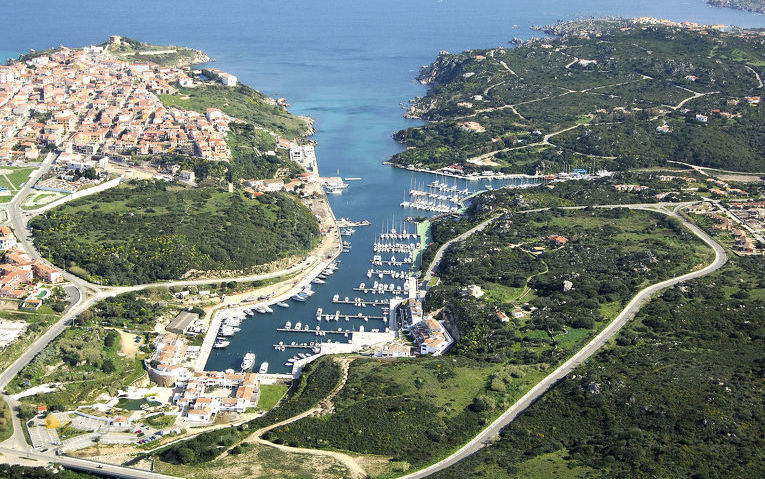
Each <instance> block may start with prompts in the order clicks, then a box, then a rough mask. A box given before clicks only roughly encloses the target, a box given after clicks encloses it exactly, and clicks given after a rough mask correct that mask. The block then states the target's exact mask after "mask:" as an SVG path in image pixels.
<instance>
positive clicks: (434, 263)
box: [422, 213, 504, 281]
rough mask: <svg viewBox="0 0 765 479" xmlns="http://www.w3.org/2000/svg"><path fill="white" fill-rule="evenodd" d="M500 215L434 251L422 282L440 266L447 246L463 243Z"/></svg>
mask: <svg viewBox="0 0 765 479" xmlns="http://www.w3.org/2000/svg"><path fill="white" fill-rule="evenodd" d="M502 214H504V213H502ZM502 214H501V215H496V216H492V217H491V218H489V219H488V220H486V221H483V222H481V223H479V224H477V225H476V226H474V227H472V228H470V229H469V230H467V231H465V232H464V233H462V234H461V235H459V236H457V237H456V238H452V239H450V240H449V241H447V242H446V243H444V244H442V245H441V247H440V248H438V251H436V255H435V256H434V257H433V260H431V262H430V266H428V269H427V270H426V271H425V274H423V275H422V277H423V278H424V280H425V281H427V280H428V279H429V278H430V277H431V276H432V275H433V272H434V271H435V270H436V268H437V267H438V265H439V264H441V260H442V259H443V257H444V253H445V252H446V250H447V249H448V248H449V246H451V245H453V244H454V243H457V242H460V241H464V240H465V238H467V237H468V236H470V235H472V234H473V233H476V232H478V231H481V230H482V229H484V228H486V226H487V225H488V224H489V223H491V222H492V221H494V220H496V219H497V218H499V217H500V216H502Z"/></svg>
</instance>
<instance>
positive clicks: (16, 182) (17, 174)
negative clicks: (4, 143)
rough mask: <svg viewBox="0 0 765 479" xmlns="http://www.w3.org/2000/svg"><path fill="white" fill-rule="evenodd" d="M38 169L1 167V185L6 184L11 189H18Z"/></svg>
mask: <svg viewBox="0 0 765 479" xmlns="http://www.w3.org/2000/svg"><path fill="white" fill-rule="evenodd" d="M36 169H37V168H28V167H27V168H17V167H13V166H3V167H2V168H0V186H5V187H6V188H8V189H9V190H11V191H18V190H19V189H20V188H21V185H22V184H23V183H24V182H26V181H27V180H28V179H29V175H31V174H32V172H33V171H35V170H36Z"/></svg>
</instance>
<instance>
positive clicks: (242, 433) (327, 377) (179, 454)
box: [156, 357, 341, 466]
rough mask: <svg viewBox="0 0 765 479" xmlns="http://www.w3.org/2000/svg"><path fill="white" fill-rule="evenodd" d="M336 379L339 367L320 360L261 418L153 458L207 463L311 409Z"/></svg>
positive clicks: (171, 461) (338, 379)
mask: <svg viewBox="0 0 765 479" xmlns="http://www.w3.org/2000/svg"><path fill="white" fill-rule="evenodd" d="M340 377H341V371H340V366H338V365H337V363H335V362H334V361H333V360H332V359H331V358H328V357H327V358H321V359H319V360H317V361H315V362H313V363H311V364H309V365H308V366H306V368H305V369H304V373H303V376H302V377H301V378H300V380H298V381H295V382H293V384H292V387H290V390H289V392H288V397H287V398H286V399H285V400H284V401H282V402H281V403H280V404H279V406H277V407H276V408H274V409H271V410H270V411H268V412H267V413H266V414H264V415H263V416H260V417H258V418H256V419H253V420H251V421H248V422H246V423H244V424H241V425H239V426H232V427H229V428H225V429H217V430H214V431H209V432H205V433H202V434H200V435H198V436H196V437H194V438H192V439H189V440H188V441H182V442H179V443H176V444H173V445H172V446H169V447H167V448H165V449H163V450H161V451H159V452H158V453H157V454H156V455H157V457H158V458H159V459H161V460H162V461H164V462H168V463H173V464H185V465H190V466H193V465H196V464H201V463H205V462H209V461H211V460H213V459H215V458H216V457H218V456H219V455H220V454H222V453H223V452H225V451H226V450H227V449H228V448H230V447H232V446H234V445H236V444H239V443H241V442H242V441H243V440H244V439H245V438H246V437H247V436H249V435H250V434H252V433H253V432H255V431H256V430H258V429H260V428H262V427H265V426H268V425H271V424H274V423H277V422H279V421H282V420H284V419H288V418H290V417H292V416H295V415H297V414H299V413H301V412H303V411H306V410H308V409H310V408H312V407H313V406H315V405H316V404H318V403H319V401H321V400H322V399H324V398H325V397H326V396H327V395H328V394H329V393H330V392H332V390H333V389H334V388H335V387H336V386H337V384H338V382H339V381H340Z"/></svg>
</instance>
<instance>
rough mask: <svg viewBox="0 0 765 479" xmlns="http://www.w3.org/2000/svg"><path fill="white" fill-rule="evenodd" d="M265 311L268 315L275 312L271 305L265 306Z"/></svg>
mask: <svg viewBox="0 0 765 479" xmlns="http://www.w3.org/2000/svg"><path fill="white" fill-rule="evenodd" d="M263 311H265V312H266V313H273V312H274V310H273V309H271V307H270V306H269V305H267V304H266V305H264V306H263Z"/></svg>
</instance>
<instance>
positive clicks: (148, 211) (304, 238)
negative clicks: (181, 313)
mask: <svg viewBox="0 0 765 479" xmlns="http://www.w3.org/2000/svg"><path fill="white" fill-rule="evenodd" d="M30 227H31V229H32V232H33V234H34V238H35V244H36V246H37V248H38V249H39V250H40V252H41V253H42V254H43V255H44V256H46V257H47V258H48V259H50V260H51V261H52V262H53V263H55V264H56V265H58V266H60V267H63V268H66V269H68V270H69V271H72V272H73V273H75V274H77V275H79V276H82V277H84V278H86V279H89V280H91V281H95V282H99V281H100V282H102V283H104V284H136V283H148V282H152V281H159V280H167V279H175V278H179V277H181V276H183V275H184V274H185V273H187V272H188V271H190V270H221V269H225V270H246V269H249V268H251V267H253V266H257V265H262V264H265V263H269V262H272V261H275V260H278V259H282V258H285V257H289V256H292V255H298V254H303V253H305V252H306V251H308V250H310V249H311V248H312V247H313V246H314V245H315V243H316V242H317V241H318V239H319V228H318V224H317V222H316V219H315V218H314V216H313V215H312V214H311V212H310V211H309V210H308V208H306V207H305V206H303V205H302V204H301V203H300V202H299V201H298V200H297V199H296V198H295V197H294V196H292V195H289V194H286V193H272V194H267V195H264V196H261V197H259V198H258V199H257V200H251V199H247V198H245V197H244V196H243V195H242V194H240V193H239V192H234V193H228V192H225V191H218V190H215V189H213V188H191V187H184V186H181V185H178V184H167V183H164V182H147V181H131V182H130V183H129V184H128V185H125V186H120V187H117V188H113V189H110V190H107V191H104V192H101V193H98V194H96V195H92V196H89V197H86V198H81V199H78V200H75V201H72V202H70V203H68V204H66V205H63V206H61V207H58V208H56V209H54V210H52V211H50V212H48V213H47V214H46V215H44V216H38V217H36V218H34V219H33V220H32V221H31V222H30Z"/></svg>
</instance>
